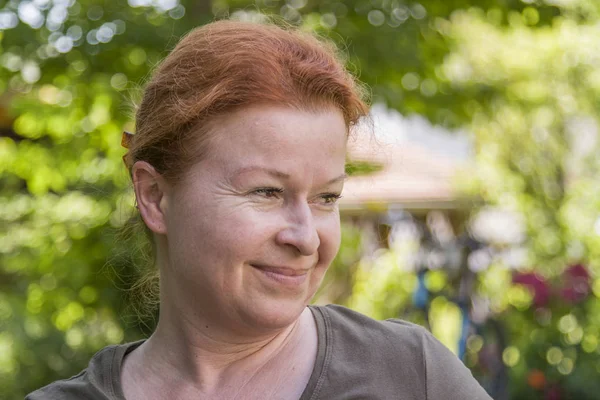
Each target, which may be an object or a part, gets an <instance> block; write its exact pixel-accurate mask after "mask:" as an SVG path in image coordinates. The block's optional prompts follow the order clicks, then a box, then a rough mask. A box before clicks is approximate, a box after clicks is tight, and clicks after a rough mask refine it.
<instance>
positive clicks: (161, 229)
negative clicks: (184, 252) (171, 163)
mask: <svg viewBox="0 0 600 400" xmlns="http://www.w3.org/2000/svg"><path fill="white" fill-rule="evenodd" d="M131 175H132V178H133V188H134V190H135V197H136V199H137V205H138V208H139V210H140V214H141V216H142V219H143V220H144V222H145V223H146V226H147V227H148V228H149V229H150V230H151V231H152V232H154V233H157V234H163V235H164V234H166V233H167V221H166V217H167V215H166V211H167V201H166V199H167V198H166V192H165V190H166V189H167V182H166V181H165V179H164V178H163V177H162V176H161V175H160V174H159V173H158V172H157V171H156V170H155V169H154V167H153V166H152V165H150V164H148V163H147V162H145V161H137V162H136V163H135V164H134V165H133V168H132V169H131Z"/></svg>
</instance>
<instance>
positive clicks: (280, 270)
mask: <svg viewBox="0 0 600 400" xmlns="http://www.w3.org/2000/svg"><path fill="white" fill-rule="evenodd" d="M250 266H251V267H252V268H254V269H255V270H257V271H260V273H261V275H262V276H264V277H265V278H267V279H268V281H269V282H274V283H277V284H279V285H283V286H288V287H297V286H299V285H301V284H302V283H304V282H305V281H306V276H307V274H308V271H309V270H308V269H301V268H291V267H278V266H271V265H263V264H254V263H253V264H250Z"/></svg>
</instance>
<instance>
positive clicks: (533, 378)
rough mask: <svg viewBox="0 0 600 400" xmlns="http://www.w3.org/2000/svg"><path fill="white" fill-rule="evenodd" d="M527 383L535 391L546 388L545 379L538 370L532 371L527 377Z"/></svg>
mask: <svg viewBox="0 0 600 400" xmlns="http://www.w3.org/2000/svg"><path fill="white" fill-rule="evenodd" d="M527 383H528V384H529V386H531V387H532V388H534V389H535V390H541V389H543V388H544V386H546V377H545V376H544V373H543V372H542V371H540V370H539V369H534V370H531V371H530V372H529V375H527Z"/></svg>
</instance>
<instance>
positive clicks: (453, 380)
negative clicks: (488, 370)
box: [423, 329, 492, 400]
mask: <svg viewBox="0 0 600 400" xmlns="http://www.w3.org/2000/svg"><path fill="white" fill-rule="evenodd" d="M423 332H424V333H423V362H424V364H425V374H426V382H427V400H467V399H468V400H492V398H491V397H490V396H489V395H488V394H487V392H486V391H485V390H484V389H483V388H482V387H481V385H479V382H477V380H475V378H474V377H473V374H471V371H470V370H469V369H468V368H467V367H466V366H465V365H464V364H463V363H462V361H460V359H459V358H458V357H456V355H454V353H452V352H451V351H450V350H449V349H448V348H447V347H446V346H444V345H443V344H442V343H440V342H439V341H438V340H437V339H436V338H435V337H434V336H433V335H432V334H431V333H429V332H427V331H426V330H424V329H423Z"/></svg>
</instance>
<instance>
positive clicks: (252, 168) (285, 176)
mask: <svg viewBox="0 0 600 400" xmlns="http://www.w3.org/2000/svg"><path fill="white" fill-rule="evenodd" d="M254 171H258V172H263V173H266V174H267V175H271V176H273V177H275V178H280V179H290V174H286V173H285V172H282V171H279V170H276V169H273V168H267V167H260V166H248V167H242V168H240V169H238V170H236V171H235V175H241V174H245V173H248V172H254ZM347 178H348V174H346V173H343V174H341V175H340V176H337V177H335V178H333V179H330V180H329V181H327V182H326V183H325V185H331V184H334V183H337V182H340V181H345V180H346V179H347Z"/></svg>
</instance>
